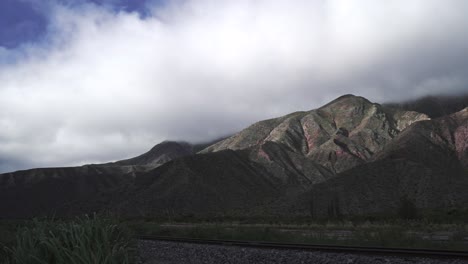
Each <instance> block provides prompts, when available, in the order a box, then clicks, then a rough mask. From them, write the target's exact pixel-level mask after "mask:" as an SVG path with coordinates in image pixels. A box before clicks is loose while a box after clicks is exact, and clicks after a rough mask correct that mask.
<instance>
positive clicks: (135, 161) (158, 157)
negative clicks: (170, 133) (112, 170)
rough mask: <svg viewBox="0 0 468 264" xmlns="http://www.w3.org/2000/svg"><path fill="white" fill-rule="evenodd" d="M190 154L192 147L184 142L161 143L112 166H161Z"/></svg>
mask: <svg viewBox="0 0 468 264" xmlns="http://www.w3.org/2000/svg"><path fill="white" fill-rule="evenodd" d="M192 154H193V152H192V146H191V145H190V144H188V143H186V142H175V141H163V142H162V143H159V144H157V145H156V146H154V147H153V148H151V150H150V151H148V152H146V153H144V154H142V155H140V156H137V157H134V158H130V159H126V160H120V161H117V162H115V163H114V165H121V166H122V165H150V164H152V163H154V162H157V163H160V164H162V163H164V162H166V161H168V160H170V159H175V158H179V157H183V156H188V155H192Z"/></svg>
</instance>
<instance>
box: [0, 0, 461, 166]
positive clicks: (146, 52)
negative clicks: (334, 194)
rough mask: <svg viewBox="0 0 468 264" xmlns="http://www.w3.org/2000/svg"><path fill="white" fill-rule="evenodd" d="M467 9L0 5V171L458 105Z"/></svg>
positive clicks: (455, 1) (62, 0)
mask: <svg viewBox="0 0 468 264" xmlns="http://www.w3.org/2000/svg"><path fill="white" fill-rule="evenodd" d="M467 12H468V1H466V0H443V1H442V0H411V1H408V0H392V1H375V0H307V1H305V0H296V1H286V0H284V1H281V0H256V1H247V0H232V1H230V0H225V1H217V0H173V1H171V0H1V1H0V172H7V171H13V170H18V169H27V168H33V167H56V166H75V165H81V164H86V163H99V162H108V161H114V160H119V159H123V158H128V157H132V156H135V155H138V154H141V153H143V152H145V151H147V150H149V149H150V148H151V147H152V146H153V145H155V144H157V143H159V142H161V141H163V140H185V141H189V142H203V141H208V140H211V139H214V138H218V137H221V136H225V135H229V134H232V133H234V132H236V131H239V130H241V129H242V128H245V127H246V126H248V125H249V124H252V123H254V122H256V121H259V120H262V119H266V118H272V117H276V116H280V115H284V114H287V113H290V112H294V111H300V110H310V109H314V108H317V107H319V106H320V105H322V104H325V103H326V102H328V101H330V100H332V99H334V98H336V97H338V96H340V95H342V94H349V93H352V94H355V95H361V96H364V97H366V98H368V99H369V100H371V101H374V102H394V101H402V100H409V99H414V98H418V97H421V96H425V95H433V94H449V95H454V94H459V93H467V92H468V30H467V28H468V16H466V13H467Z"/></svg>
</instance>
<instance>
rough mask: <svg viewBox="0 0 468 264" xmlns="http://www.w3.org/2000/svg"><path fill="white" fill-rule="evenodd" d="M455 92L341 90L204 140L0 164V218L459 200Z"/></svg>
mask: <svg viewBox="0 0 468 264" xmlns="http://www.w3.org/2000/svg"><path fill="white" fill-rule="evenodd" d="M425 100H426V99H425ZM457 100H458V102H459V103H457V104H453V105H452V104H449V103H447V102H448V101H447V100H445V101H444V100H443V101H442V102H443V103H438V105H439V106H440V108H439V110H434V107H426V108H425V107H424V104H423V103H421V101H419V102H416V101H415V102H411V103H406V104H385V105H380V104H377V103H372V102H370V101H369V100H367V99H365V98H363V97H359V96H354V95H345V96H342V97H339V98H337V99H335V100H333V101H332V102H330V103H328V104H326V105H324V106H322V107H320V108H318V109H314V110H311V111H303V112H295V113H291V114H288V115H285V116H282V117H278V118H273V119H269V120H263V121H260V122H257V123H255V124H253V125H251V126H249V127H247V128H245V129H244V130H242V131H240V132H238V133H236V134H234V135H232V136H230V137H228V138H224V139H220V140H216V141H214V142H210V143H207V144H199V145H191V144H188V143H182V142H171V141H166V142H162V143H160V144H158V145H156V146H155V147H153V148H152V149H151V150H150V151H148V152H147V153H145V154H142V155H140V156H138V157H135V158H131V159H127V160H122V161H117V162H113V163H106V164H91V165H84V166H80V167H67V168H40V169H32V170H25V171H17V172H12V173H5V174H0V217H2V218H22V217H32V216H39V215H49V214H55V215H60V216H62V215H63V216H71V215H77V214H82V213H90V212H95V211H107V212H113V213H117V214H120V215H125V216H129V217H147V216H167V215H171V216H200V217H210V216H221V217H222V216H249V217H251V216H310V217H317V218H326V217H337V216H354V215H372V214H388V215H392V214H396V213H397V211H398V210H399V208H400V207H401V204H402V201H409V202H410V203H412V204H413V205H414V206H415V207H416V208H418V209H421V210H442V211H443V210H452V209H453V208H456V209H468V192H466V190H467V187H468V107H466V106H467V103H466V102H467V100H465V101H463V100H461V99H460V98H458V99H457ZM434 101H436V100H435V99H434ZM429 105H430V104H429ZM421 109H422V110H421ZM424 109H429V111H424ZM414 110H418V111H414Z"/></svg>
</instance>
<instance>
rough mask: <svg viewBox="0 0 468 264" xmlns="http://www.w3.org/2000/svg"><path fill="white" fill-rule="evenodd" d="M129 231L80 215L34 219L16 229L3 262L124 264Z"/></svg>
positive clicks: (107, 221)
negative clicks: (71, 217) (59, 220)
mask: <svg viewBox="0 0 468 264" xmlns="http://www.w3.org/2000/svg"><path fill="white" fill-rule="evenodd" d="M130 241H131V240H130V234H129V233H128V232H126V231H124V230H123V229H122V228H120V227H119V225H117V224H115V223H113V222H112V221H111V220H108V219H103V218H99V217H96V216H94V217H88V216H86V217H82V218H77V219H75V220H74V221H68V222H57V221H52V220H46V221H39V220H34V222H33V225H32V226H30V227H24V228H22V229H21V230H19V231H18V233H17V235H16V242H15V245H14V246H13V247H12V248H6V252H7V259H6V260H4V261H3V263H4V264H114V263H115V264H117V263H118V264H126V263H130V256H131V254H130V250H129V248H130Z"/></svg>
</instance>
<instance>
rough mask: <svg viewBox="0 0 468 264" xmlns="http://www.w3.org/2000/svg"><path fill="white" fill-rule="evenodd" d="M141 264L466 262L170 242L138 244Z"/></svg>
mask: <svg viewBox="0 0 468 264" xmlns="http://www.w3.org/2000/svg"><path fill="white" fill-rule="evenodd" d="M138 253H139V259H138V262H137V263H138V264H173V263H183V264H195V263H197V264H198V263H203V264H211V263H213V264H232V263H243V264H244V263H245V264H248V263H285V264H286V263H287V264H295V263H330V264H331V263H346V264H358V263H377V264H378V263H392V264H393V263H396V264H399V263H412V264H414V263H421V264H429V263H450V264H468V261H466V260H446V259H426V258H409V257H389V256H368V255H354V254H340V253H330V252H318V251H317V252H313V251H300V250H278V249H262V248H249V247H238V246H218V245H202V244H190V243H179V242H166V241H148V240H140V241H138Z"/></svg>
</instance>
